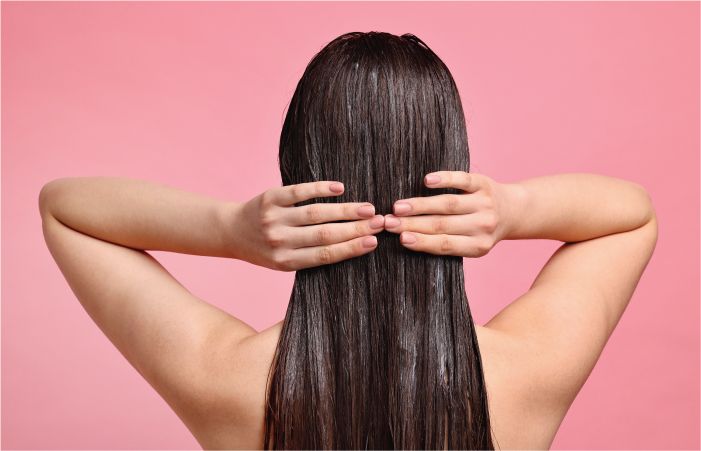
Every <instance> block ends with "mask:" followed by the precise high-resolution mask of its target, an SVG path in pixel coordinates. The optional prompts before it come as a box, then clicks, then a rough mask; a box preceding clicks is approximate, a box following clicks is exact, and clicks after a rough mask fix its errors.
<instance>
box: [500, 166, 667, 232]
mask: <svg viewBox="0 0 701 451" xmlns="http://www.w3.org/2000/svg"><path fill="white" fill-rule="evenodd" d="M506 190H507V192H508V193H509V194H508V195H507V197H508V198H509V201H508V204H509V207H508V209H507V210H508V211H509V213H508V216H509V217H508V219H507V221H508V223H509V226H508V227H507V232H506V234H505V238H504V239H529V238H543V239H553V240H560V241H564V242H575V241H583V240H588V239H592V238H597V237H600V236H604V235H610V234H613V233H619V232H626V231H629V230H633V229H636V228H638V227H640V226H642V225H644V224H646V223H647V222H648V221H649V220H650V219H651V218H652V217H653V216H654V209H653V206H652V202H651V201H650V197H649V195H648V193H647V192H646V191H645V189H644V188H643V187H642V186H641V185H639V184H636V183H633V182H630V181H627V180H622V179H617V178H613V177H608V176H603V175H598V174H583V173H576V174H557V175H549V176H542V177H535V178H531V179H526V180H523V181H520V182H518V183H514V184H507V187H506Z"/></svg>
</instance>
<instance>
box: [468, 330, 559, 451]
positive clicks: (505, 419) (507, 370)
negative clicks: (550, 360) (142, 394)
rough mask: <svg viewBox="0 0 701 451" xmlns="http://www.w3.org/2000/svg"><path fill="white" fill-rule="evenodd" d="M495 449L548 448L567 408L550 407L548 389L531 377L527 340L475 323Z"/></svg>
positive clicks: (529, 351) (529, 352)
mask: <svg viewBox="0 0 701 451" xmlns="http://www.w3.org/2000/svg"><path fill="white" fill-rule="evenodd" d="M475 330H476V334H477V339H478V341H479V347H480V355H481V358H482V366H483V370H484V379H485V384H486V386H487V397H488V400H489V415H490V422H491V426H492V441H493V442H494V446H495V448H496V449H548V448H549V447H550V444H551V443H552V441H553V439H554V438H555V434H556V433H557V429H558V428H559V426H560V423H561V422H562V419H563V418H564V415H565V413H566V411H564V412H563V411H549V410H548V409H547V408H546V407H547V406H549V405H551V403H550V402H548V401H547V400H544V399H543V398H544V397H546V396H548V390H544V389H543V387H541V385H540V384H541V381H538V380H535V379H533V378H532V373H531V371H529V369H528V368H527V367H525V366H524V365H527V364H528V362H527V358H525V356H528V355H532V354H531V350H528V349H527V348H528V347H529V346H530V345H529V343H528V342H525V341H523V340H519V339H517V338H514V337H513V336H511V335H509V334H506V333H504V332H502V331H500V330H496V329H492V328H490V327H488V326H479V325H475Z"/></svg>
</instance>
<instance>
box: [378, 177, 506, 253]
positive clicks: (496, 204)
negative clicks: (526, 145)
mask: <svg viewBox="0 0 701 451" xmlns="http://www.w3.org/2000/svg"><path fill="white" fill-rule="evenodd" d="M424 183H425V184H426V186H427V187H429V188H457V189H460V190H463V191H464V193H462V194H440V195H436V196H425V197H414V198H410V199H401V200H398V201H396V202H395V203H394V214H393V215H386V216H385V229H386V230H387V231H389V232H392V233H400V234H401V235H400V241H401V243H402V245H404V246H405V247H407V248H408V249H411V250H415V251H420V252H428V253H431V254H438V255H457V256H463V257H481V256H483V255H485V254H487V253H488V252H489V251H490V250H492V248H493V247H494V246H495V245H496V244H497V243H498V242H499V241H501V240H502V239H504V238H505V237H506V235H507V233H508V228H509V226H510V224H509V222H510V221H509V219H508V218H509V211H510V208H509V205H508V204H509V199H510V197H511V195H510V192H511V189H510V188H511V187H514V188H516V185H506V184H501V183H497V182H496V181H494V180H492V179H491V178H490V177H487V176H486V175H483V174H476V173H468V172H463V171H439V172H433V173H430V174H428V175H426V177H425V178H424Z"/></svg>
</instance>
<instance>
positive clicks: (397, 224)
mask: <svg viewBox="0 0 701 451" xmlns="http://www.w3.org/2000/svg"><path fill="white" fill-rule="evenodd" d="M472 216H476V215H472ZM486 225H487V224H485V226H486ZM385 230H387V231H389V232H392V233H402V232H405V231H409V232H419V233H424V234H431V235H441V234H449V235H474V234H477V233H480V232H481V231H482V230H483V227H482V224H480V223H479V222H478V218H476V217H475V218H473V217H471V216H470V215H424V216H408V217H402V218H399V217H397V216H394V215H387V216H386V217H385Z"/></svg>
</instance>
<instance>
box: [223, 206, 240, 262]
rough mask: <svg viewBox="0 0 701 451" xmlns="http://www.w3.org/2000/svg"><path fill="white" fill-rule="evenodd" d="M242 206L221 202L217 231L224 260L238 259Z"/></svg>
mask: <svg viewBox="0 0 701 451" xmlns="http://www.w3.org/2000/svg"><path fill="white" fill-rule="evenodd" d="M242 209H243V204H241V203H239V202H223V203H222V204H221V206H220V207H219V211H218V215H217V217H218V226H217V228H218V230H219V237H220V243H221V248H222V249H224V253H225V254H226V258H233V259H237V260H238V259H240V255H239V254H240V252H239V250H240V247H241V246H240V244H239V238H240V233H239V232H240V231H241V217H242Z"/></svg>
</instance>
